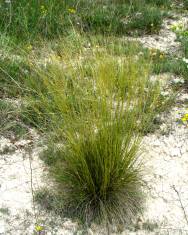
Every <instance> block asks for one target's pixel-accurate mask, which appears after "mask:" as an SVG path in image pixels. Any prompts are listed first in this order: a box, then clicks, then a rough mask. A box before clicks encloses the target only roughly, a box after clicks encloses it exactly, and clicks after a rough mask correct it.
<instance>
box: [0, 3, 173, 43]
mask: <svg viewBox="0 0 188 235" xmlns="http://www.w3.org/2000/svg"><path fill="white" fill-rule="evenodd" d="M161 6H163V7H164V8H165V7H166V9H167V8H168V7H169V4H168V1H165V2H164V4H163V3H162V2H161V1H145V3H144V2H142V3H140V1H125V2H122V1H118V2H117V1H109V0H107V1H103V2H96V1H87V0H82V1H79V2H78V1H75V0H72V1H61V2H59V1H57V0H53V1H49V0H47V1H44V2H43V3H41V2H40V1H35V0H32V1H29V2H28V1H26V0H20V1H12V2H10V3H6V1H2V3H1V8H0V14H1V19H0V29H1V31H3V32H5V33H7V34H9V35H12V36H14V37H15V38H16V37H17V38H18V39H19V40H24V39H27V40H33V39H36V38H39V37H41V36H42V37H47V38H55V37H57V36H59V35H66V34H68V33H69V31H70V29H78V30H81V31H82V30H84V31H92V32H97V33H102V34H104V33H105V34H119V35H121V34H127V33H130V31H131V30H132V29H133V30H138V31H140V32H145V33H152V32H155V31H158V30H159V28H160V25H161V23H162V19H163V17H164V16H165V15H164V9H163V10H162V11H161V9H160V8H159V7H161Z"/></svg>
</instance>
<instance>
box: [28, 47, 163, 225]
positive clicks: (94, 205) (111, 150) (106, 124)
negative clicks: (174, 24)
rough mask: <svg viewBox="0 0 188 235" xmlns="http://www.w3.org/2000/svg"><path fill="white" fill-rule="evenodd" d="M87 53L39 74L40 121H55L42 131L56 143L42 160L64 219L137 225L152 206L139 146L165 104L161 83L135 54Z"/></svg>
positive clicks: (106, 50) (104, 50) (37, 105)
mask: <svg viewBox="0 0 188 235" xmlns="http://www.w3.org/2000/svg"><path fill="white" fill-rule="evenodd" d="M113 48H115V50H113ZM122 48H124V47H122ZM134 49H135V47H134ZM135 54H137V53H135ZM86 55H87V56H83V57H82V56H80V57H79V58H80V59H79V60H77V61H75V60H74V59H73V60H71V61H66V62H65V61H64V63H63V64H62V63H59V62H58V63H55V64H49V65H48V66H47V67H46V68H45V70H43V69H41V68H40V69H39V70H38V71H37V72H36V75H37V81H40V84H41V85H40V86H37V87H36V89H35V92H34V97H32V96H30V97H28V101H29V100H30V105H31V106H30V107H31V108H32V110H35V112H36V116H37V117H41V120H46V119H43V117H48V118H47V120H48V123H47V125H46V126H45V127H44V126H43V127H42V126H41V125H40V124H39V126H40V128H41V129H42V128H43V130H45V131H48V134H47V135H48V136H50V138H49V139H48V140H49V142H50V146H52V149H50V150H49V151H45V152H44V154H43V156H42V158H43V159H44V161H45V163H46V164H47V165H48V166H49V169H50V173H51V174H52V176H53V177H54V178H55V179H56V182H57V192H58V197H60V198H62V200H61V201H62V202H63V212H62V213H63V215H66V216H69V217H73V218H79V219H80V220H81V221H82V222H83V223H84V224H86V225H90V224H91V223H92V222H98V223H102V222H103V223H116V222H121V223H130V222H131V221H132V219H133V218H134V217H135V216H136V215H137V214H138V213H141V211H142V210H143V207H144V206H143V205H144V203H143V202H144V196H143V192H142V186H143V182H142V170H141V164H140V163H141V159H140V158H139V143H140V140H141V135H142V134H141V133H143V132H142V131H143V129H146V128H147V127H148V125H147V124H146V123H148V124H149V120H150V122H151V119H153V117H151V116H150V118H148V117H149V116H148V114H149V113H150V114H151V113H152V112H155V106H156V104H157V103H159V102H160V100H159V97H160V88H159V84H158V83H155V82H154V83H153V82H152V81H150V79H149V75H150V72H151V71H150V66H149V65H148V64H146V59H145V58H144V57H142V56H141V57H140V58H139V57H138V56H136V55H134V53H131V49H130V51H129V53H127V52H126V51H124V50H123V49H121V47H117V44H116V47H114V46H113V45H111V46H110V47H108V46H107V47H106V48H104V47H100V48H98V47H97V49H96V47H95V46H94V47H93V48H92V49H91V48H90V49H89V51H87V53H86ZM120 55H121V56H120ZM66 58H68V57H66ZM147 62H148V61H147ZM31 101H32V102H31ZM31 113H32V111H31V110H30V111H28V113H27V112H26V113H25V115H28V118H29V117H30V115H31ZM44 122H45V121H44ZM141 130H142V131H141Z"/></svg>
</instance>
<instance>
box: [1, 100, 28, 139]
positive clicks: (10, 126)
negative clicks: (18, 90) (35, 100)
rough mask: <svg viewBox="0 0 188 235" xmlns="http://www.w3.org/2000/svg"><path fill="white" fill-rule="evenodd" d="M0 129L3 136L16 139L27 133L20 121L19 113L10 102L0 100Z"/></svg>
mask: <svg viewBox="0 0 188 235" xmlns="http://www.w3.org/2000/svg"><path fill="white" fill-rule="evenodd" d="M0 116H1V118H0V127H1V128H0V131H1V134H3V135H4V136H5V137H14V138H16V139H18V138H20V137H23V136H24V135H26V134H27V128H26V127H25V126H24V125H23V124H22V122H21V121H20V114H19V111H18V108H16V107H15V106H14V105H13V104H11V102H10V101H9V102H8V101H4V100H0Z"/></svg>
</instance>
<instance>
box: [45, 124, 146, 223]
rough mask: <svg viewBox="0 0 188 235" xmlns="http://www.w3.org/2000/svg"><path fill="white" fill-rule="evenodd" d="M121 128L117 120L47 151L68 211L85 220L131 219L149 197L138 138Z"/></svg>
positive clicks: (89, 221)
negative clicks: (138, 160)
mask: <svg viewBox="0 0 188 235" xmlns="http://www.w3.org/2000/svg"><path fill="white" fill-rule="evenodd" d="M124 124H125V123H124ZM122 128H123V125H121V124H120V125H119V124H114V125H113V126H110V127H107V126H104V128H102V130H100V131H97V133H95V132H93V131H90V134H89V135H82V134H83V133H81V134H80V135H79V137H76V136H75V135H72V136H71V137H70V136H69V138H68V140H67V142H68V143H67V147H64V148H63V149H61V148H60V149H59V150H57V151H52V150H50V151H48V152H45V153H44V155H43V159H44V160H45V162H46V163H47V164H48V165H49V166H50V172H51V173H52V175H53V176H54V178H55V179H56V182H57V183H58V193H59V196H60V197H62V201H63V204H64V209H63V212H64V213H63V214H64V215H65V216H68V217H71V218H77V219H78V218H79V219H80V220H81V221H82V222H83V223H84V224H86V225H90V224H91V223H92V222H96V223H102V222H104V223H106V222H109V223H112V222H114V223H115V222H121V223H126V224H128V223H130V222H131V221H132V220H133V219H134V218H135V216H136V215H138V213H141V211H142V209H143V201H144V200H143V193H142V190H141V188H142V180H141V173H140V167H138V163H137V157H136V153H137V150H138V140H133V138H132V134H130V132H131V130H129V131H128V132H127V133H123V131H122ZM86 132H87V131H86ZM56 155H57V156H56Z"/></svg>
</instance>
